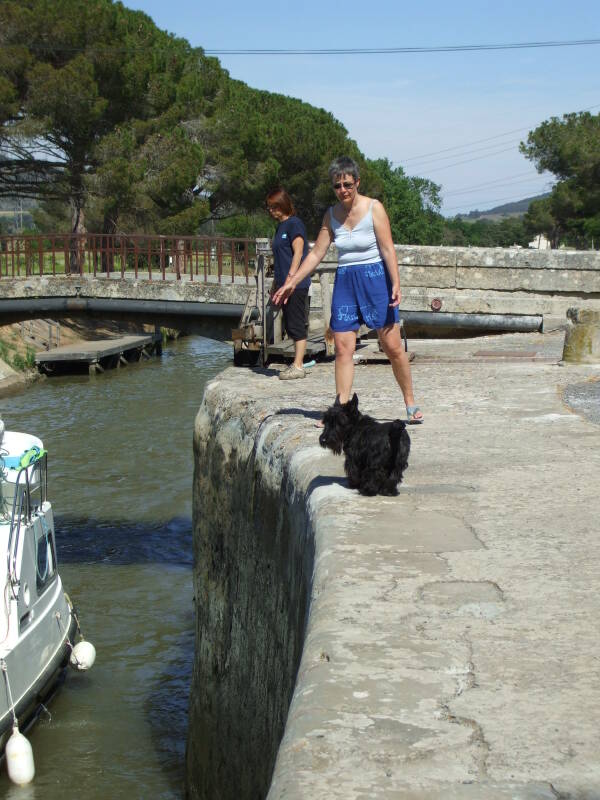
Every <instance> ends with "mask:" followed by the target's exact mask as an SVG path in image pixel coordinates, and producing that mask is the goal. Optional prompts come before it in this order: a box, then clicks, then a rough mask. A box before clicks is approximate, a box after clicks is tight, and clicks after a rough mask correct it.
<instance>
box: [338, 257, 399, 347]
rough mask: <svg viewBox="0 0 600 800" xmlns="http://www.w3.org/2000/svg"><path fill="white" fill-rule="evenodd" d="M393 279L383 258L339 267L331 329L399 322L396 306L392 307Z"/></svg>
mask: <svg viewBox="0 0 600 800" xmlns="http://www.w3.org/2000/svg"><path fill="white" fill-rule="evenodd" d="M391 302H392V282H391V280H390V276H389V273H388V271H387V269H386V268H385V264H384V263H383V262H382V261H377V262H375V263H374V264H352V265H350V266H349V267H338V268H337V270H336V273H335V283H334V285H333V297H332V298H331V322H330V326H331V330H332V331H334V332H335V333H344V332H346V331H357V330H358V329H359V328H360V326H361V325H363V324H364V325H366V326H367V327H368V328H374V329H375V330H379V328H385V327H386V326H387V325H393V324H394V323H395V322H398V309H397V308H391V307H390V303H391Z"/></svg>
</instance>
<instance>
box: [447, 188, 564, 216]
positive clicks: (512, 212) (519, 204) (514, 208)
mask: <svg viewBox="0 0 600 800" xmlns="http://www.w3.org/2000/svg"><path fill="white" fill-rule="evenodd" d="M549 194H550V192H546V193H545V194H537V195H535V197H525V198H524V199H523V200H517V201H516V202H515V203H505V204H504V205H503V206H495V208H489V209H487V210H486V211H479V209H476V210H475V211H470V212H469V213H468V214H459V215H458V216H459V218H460V219H464V220H466V221H467V222H475V221H476V220H478V219H489V220H492V221H496V220H499V219H503V218H504V217H522V216H523V215H524V214H525V212H526V211H527V209H528V208H529V204H530V203H531V202H533V201H534V200H541V199H542V198H543V197H548V195H549Z"/></svg>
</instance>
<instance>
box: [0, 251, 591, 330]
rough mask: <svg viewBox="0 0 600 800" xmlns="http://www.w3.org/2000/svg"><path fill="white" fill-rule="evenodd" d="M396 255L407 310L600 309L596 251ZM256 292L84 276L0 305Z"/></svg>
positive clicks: (50, 280)
mask: <svg viewBox="0 0 600 800" xmlns="http://www.w3.org/2000/svg"><path fill="white" fill-rule="evenodd" d="M396 251H397V253H398V261H399V264H400V282H401V286H402V292H403V300H402V306H401V308H402V309H404V310H406V311H432V304H433V305H434V307H437V306H439V311H437V313H439V314H443V313H445V312H454V313H477V314H523V315H528V314H530V315H543V316H545V317H556V318H560V319H561V320H563V321H564V320H565V317H566V313H567V310H568V309H569V308H570V307H573V306H576V307H578V308H590V309H596V310H600V253H598V252H595V251H587V252H585V251H573V252H571V251H562V250H545V251H538V250H525V249H513V248H483V247H471V248H462V247H424V246H409V245H397V246H396ZM336 263H337V255H336V250H335V248H334V247H331V248H330V250H329V252H328V253H327V255H326V257H325V259H324V260H323V264H322V268H323V269H324V270H325V271H327V272H328V273H329V280H330V282H331V281H332V280H333V271H334V269H335V265H336ZM252 291H255V287H254V281H253V279H252V278H250V285H245V284H235V285H231V284H229V283H223V284H222V285H219V284H211V285H205V284H202V283H199V282H196V281H195V282H194V283H190V281H189V280H182V281H167V282H163V281H161V280H155V281H148V280H141V279H138V280H134V279H132V278H125V279H123V280H121V279H115V278H113V279H110V280H107V279H106V278H102V277H99V278H92V277H89V276H83V277H82V276H78V275H73V276H68V277H65V276H56V277H52V276H44V277H35V276H31V277H28V278H15V279H13V278H2V279H0V300H4V299H6V300H9V299H11V298H14V299H18V298H35V297H74V298H83V297H95V298H127V299H131V300H164V301H169V302H171V301H180V302H204V303H233V304H243V303H244V302H245V300H246V298H247V297H248V294H249V293H250V292H252ZM434 301H436V302H435V303H434ZM312 306H313V307H314V308H317V309H318V308H320V306H321V292H320V286H319V281H315V282H314V294H313V301H312Z"/></svg>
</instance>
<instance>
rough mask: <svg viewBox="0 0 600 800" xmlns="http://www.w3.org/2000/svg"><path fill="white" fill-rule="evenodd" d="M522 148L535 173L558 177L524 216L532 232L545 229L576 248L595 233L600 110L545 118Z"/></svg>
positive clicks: (598, 200) (599, 180)
mask: <svg viewBox="0 0 600 800" xmlns="http://www.w3.org/2000/svg"><path fill="white" fill-rule="evenodd" d="M520 149H521V152H522V153H523V154H524V155H525V156H526V157H527V158H529V159H530V160H531V161H533V162H534V163H535V165H536V167H537V170H538V172H543V171H545V170H547V171H549V172H552V173H553V174H554V175H556V177H557V178H558V182H557V183H556V185H555V186H554V187H553V189H552V192H551V194H550V196H549V197H548V198H547V199H546V200H544V201H538V202H537V203H532V206H533V208H530V211H529V212H528V214H527V216H526V225H527V227H528V229H529V230H530V231H533V230H534V226H535V224H536V223H537V224H540V225H543V227H542V228H541V230H537V231H535V232H536V233H540V232H542V233H545V234H546V235H548V236H550V238H551V240H552V241H554V242H557V241H558V240H559V239H563V240H566V241H567V242H569V243H571V244H574V245H576V246H579V247H586V246H589V245H590V243H591V239H592V238H593V237H594V235H596V236H597V231H598V222H597V220H598V217H599V215H600V114H596V115H593V114H590V113H589V112H588V111H586V112H582V113H578V114H565V115H564V116H563V117H562V119H559V118H557V117H552V118H551V119H550V120H546V121H545V122H543V123H542V124H541V125H540V126H539V127H537V128H536V129H535V130H534V131H531V133H530V134H529V136H528V137H527V142H522V143H521V146H520Z"/></svg>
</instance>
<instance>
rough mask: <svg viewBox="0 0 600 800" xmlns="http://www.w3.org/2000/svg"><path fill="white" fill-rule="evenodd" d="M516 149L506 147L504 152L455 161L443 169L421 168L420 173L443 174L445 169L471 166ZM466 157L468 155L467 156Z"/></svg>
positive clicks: (499, 151) (498, 151)
mask: <svg viewBox="0 0 600 800" xmlns="http://www.w3.org/2000/svg"><path fill="white" fill-rule="evenodd" d="M514 149H515V148H514V147H505V148H504V149H503V150H496V152H495V153H487V154H486V155H484V156H475V158H467V159H465V160H464V161H455V162H454V163H453V164H446V165H445V166H443V167H434V168H433V169H425V167H419V168H418V169H419V171H420V172H423V171H425V172H428V173H429V172H441V171H442V170H443V169H450V167H458V166H459V165H460V164H470V163H471V161H481V159H482V158H491V157H492V156H499V155H500V154H501V153H510V152H511V151H512V150H514ZM465 155H466V154H465Z"/></svg>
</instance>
